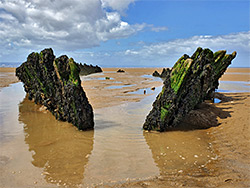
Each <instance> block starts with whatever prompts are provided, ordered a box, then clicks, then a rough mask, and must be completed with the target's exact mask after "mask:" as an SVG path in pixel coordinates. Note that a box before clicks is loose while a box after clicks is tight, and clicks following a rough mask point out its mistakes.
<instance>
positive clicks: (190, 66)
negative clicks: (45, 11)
mask: <svg viewBox="0 0 250 188" xmlns="http://www.w3.org/2000/svg"><path fill="white" fill-rule="evenodd" d="M235 57H236V52H233V53H232V54H226V51H225V50H221V51H218V52H215V53H213V52H212V51H211V50H210V49H202V48H200V47H199V48H197V50H196V51H195V53H194V54H193V55H192V56H191V57H189V56H188V55H186V54H185V55H183V56H182V57H181V58H180V59H179V60H178V61H177V62H176V63H175V65H174V66H173V68H172V69H165V73H164V74H166V75H165V76H164V79H165V80H164V83H163V84H164V85H163V87H162V91H161V92H160V94H159V95H158V96H157V98H156V100H155V101H154V103H153V108H152V110H151V111H150V113H149V114H148V116H147V117H146V121H145V123H144V125H143V129H144V130H149V131H150V130H156V131H166V130H168V129H169V128H173V127H178V125H179V123H180V121H181V120H182V119H183V118H184V117H185V116H186V115H187V114H188V113H189V112H190V111H191V110H193V109H195V107H196V106H197V105H199V104H201V103H202V102H203V101H204V100H209V99H213V95H214V92H215V89H217V88H218V86H219V82H218V80H219V78H220V77H221V76H222V75H223V74H224V72H225V71H226V69H227V67H228V66H229V65H230V64H231V61H232V60H233V59H234V58H235Z"/></svg>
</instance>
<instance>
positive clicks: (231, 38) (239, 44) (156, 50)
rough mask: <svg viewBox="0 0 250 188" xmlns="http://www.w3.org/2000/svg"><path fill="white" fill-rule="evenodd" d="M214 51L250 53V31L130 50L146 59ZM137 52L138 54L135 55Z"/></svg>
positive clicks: (198, 37) (196, 37)
mask: <svg viewBox="0 0 250 188" xmlns="http://www.w3.org/2000/svg"><path fill="white" fill-rule="evenodd" d="M199 46H200V47H203V48H211V49H213V50H220V49H229V50H234V48H235V49H239V50H244V51H249V52H250V50H249V49H250V31H248V32H240V33H235V34H229V35H221V36H207V35H205V36H194V37H191V38H188V39H177V40H173V41H168V42H161V43H156V44H150V45H144V46H143V47H142V48H141V49H139V50H130V54H138V55H140V56H142V57H144V58H147V57H151V56H165V57H167V56H175V55H178V54H182V53H189V54H191V53H193V52H194V50H195V49H196V48H197V47H199ZM135 52H136V53H135Z"/></svg>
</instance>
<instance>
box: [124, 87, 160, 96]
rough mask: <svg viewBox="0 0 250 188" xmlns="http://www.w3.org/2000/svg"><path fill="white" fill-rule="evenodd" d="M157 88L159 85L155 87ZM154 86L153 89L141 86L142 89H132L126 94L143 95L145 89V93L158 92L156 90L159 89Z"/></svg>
mask: <svg viewBox="0 0 250 188" xmlns="http://www.w3.org/2000/svg"><path fill="white" fill-rule="evenodd" d="M157 88H161V87H157ZM157 88H155V89H154V90H152V89H151V88H143V89H138V90H136V91H132V92H128V94H138V95H143V94H144V92H145V91H146V93H145V94H152V93H159V92H157V91H156V90H159V89H157Z"/></svg>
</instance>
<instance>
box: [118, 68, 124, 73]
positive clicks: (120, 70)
mask: <svg viewBox="0 0 250 188" xmlns="http://www.w3.org/2000/svg"><path fill="white" fill-rule="evenodd" d="M117 72H125V71H124V70H122V69H119V70H118V71H117Z"/></svg>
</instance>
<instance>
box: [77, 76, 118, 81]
mask: <svg viewBox="0 0 250 188" xmlns="http://www.w3.org/2000/svg"><path fill="white" fill-rule="evenodd" d="M80 79H81V80H82V81H87V80H114V78H110V77H96V76H93V75H88V76H80Z"/></svg>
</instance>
